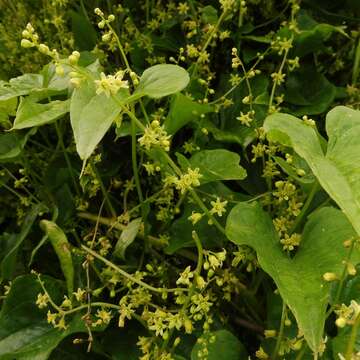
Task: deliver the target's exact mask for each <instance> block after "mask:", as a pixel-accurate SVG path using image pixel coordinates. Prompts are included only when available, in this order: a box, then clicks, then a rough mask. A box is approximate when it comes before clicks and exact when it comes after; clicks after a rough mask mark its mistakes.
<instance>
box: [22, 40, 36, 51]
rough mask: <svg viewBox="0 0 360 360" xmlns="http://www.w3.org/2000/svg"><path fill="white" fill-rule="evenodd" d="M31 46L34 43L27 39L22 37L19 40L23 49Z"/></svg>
mask: <svg viewBox="0 0 360 360" xmlns="http://www.w3.org/2000/svg"><path fill="white" fill-rule="evenodd" d="M33 46H34V44H33V43H32V42H31V41H30V40H27V39H22V40H21V47H23V48H25V49H28V48H31V47H33Z"/></svg>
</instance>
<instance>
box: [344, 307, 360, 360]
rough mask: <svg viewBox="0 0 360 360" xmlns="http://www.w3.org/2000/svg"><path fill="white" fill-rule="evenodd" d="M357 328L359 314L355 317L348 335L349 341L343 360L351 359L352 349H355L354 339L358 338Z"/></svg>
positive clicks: (359, 318)
mask: <svg viewBox="0 0 360 360" xmlns="http://www.w3.org/2000/svg"><path fill="white" fill-rule="evenodd" d="M359 327H360V314H358V315H357V317H356V319H355V322H354V324H353V326H352V330H351V334H350V339H349V342H348V345H347V348H346V355H345V360H351V359H353V356H352V355H353V352H354V348H355V343H356V339H357V337H358V331H359Z"/></svg>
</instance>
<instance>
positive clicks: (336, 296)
mask: <svg viewBox="0 0 360 360" xmlns="http://www.w3.org/2000/svg"><path fill="white" fill-rule="evenodd" d="M355 242H356V239H352V241H351V245H350V248H349V251H348V254H347V257H346V259H345V265H344V269H343V272H342V274H341V277H340V280H339V285H338V287H337V290H336V294H335V298H334V301H333V304H332V305H331V307H330V309H329V310H328V312H327V313H326V318H328V317H329V316H330V315H331V313H332V312H333V311H334V309H335V308H336V305H337V303H338V302H339V301H340V297H341V293H342V290H343V287H344V283H345V279H346V274H347V264H348V262H349V261H350V259H351V255H352V252H353V250H354V246H355Z"/></svg>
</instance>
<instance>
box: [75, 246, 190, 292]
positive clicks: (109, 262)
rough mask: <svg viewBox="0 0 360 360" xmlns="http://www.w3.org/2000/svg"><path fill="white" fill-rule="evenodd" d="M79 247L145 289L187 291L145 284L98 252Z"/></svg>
mask: <svg viewBox="0 0 360 360" xmlns="http://www.w3.org/2000/svg"><path fill="white" fill-rule="evenodd" d="M81 248H82V249H83V250H85V251H86V252H87V253H88V254H90V255H92V256H93V257H94V258H96V259H98V260H100V261H102V262H103V263H104V264H106V265H107V266H109V267H111V268H112V269H114V270H115V271H117V272H118V273H119V274H120V275H122V276H124V277H125V278H127V279H129V280H130V281H132V282H134V283H135V284H138V285H139V286H142V287H143V288H145V289H148V290H150V291H154V292H157V293H160V294H162V293H164V292H168V293H170V292H175V291H188V289H185V288H174V289H167V288H156V287H154V286H151V285H149V284H146V283H145V282H143V281H141V280H139V279H137V278H136V277H134V276H133V275H131V274H129V273H127V272H126V271H125V270H123V269H121V268H120V267H118V266H117V265H115V264H114V263H112V262H111V261H109V260H107V259H105V258H104V257H102V256H101V255H100V254H98V253H97V252H95V251H93V250H91V249H90V248H88V247H87V246H85V245H81Z"/></svg>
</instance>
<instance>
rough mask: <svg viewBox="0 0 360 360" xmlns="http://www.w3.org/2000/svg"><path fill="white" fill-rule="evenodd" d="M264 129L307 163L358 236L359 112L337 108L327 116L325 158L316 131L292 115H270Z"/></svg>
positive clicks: (273, 138) (359, 204)
mask: <svg viewBox="0 0 360 360" xmlns="http://www.w3.org/2000/svg"><path fill="white" fill-rule="evenodd" d="M264 128H265V130H266V131H267V133H268V137H269V138H270V139H272V140H273V141H275V142H278V143H281V144H282V145H285V146H291V147H293V148H294V150H295V151H296V152H297V153H298V154H299V155H300V156H301V157H302V158H304V159H305V160H306V161H307V163H308V164H309V166H310V168H311V170H312V172H313V173H314V175H315V176H316V178H317V180H318V181H319V183H320V184H321V186H322V187H323V188H324V190H325V191H326V192H327V193H328V194H329V195H330V196H331V198H332V199H333V200H335V201H336V203H337V204H338V205H339V207H340V208H341V209H342V210H343V212H344V213H345V214H346V216H347V217H348V218H349V220H350V222H351V223H352V225H353V226H354V229H355V230H356V232H357V233H358V234H359V235H360V171H359V163H360V143H359V137H360V111H356V110H352V109H349V108H346V107H344V106H338V107H336V108H334V109H333V110H331V111H330V112H329V113H328V115H327V117H326V131H327V133H328V137H329V143H328V148H327V153H326V155H324V153H323V151H322V148H321V145H320V141H319V138H318V136H317V133H316V131H315V130H314V129H313V128H311V127H309V126H307V125H305V124H304V123H303V122H302V121H301V120H299V119H297V118H295V117H293V116H291V115H287V114H273V115H270V116H269V117H268V118H267V119H266V121H265V123H264ZM329 174H331V176H329Z"/></svg>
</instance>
